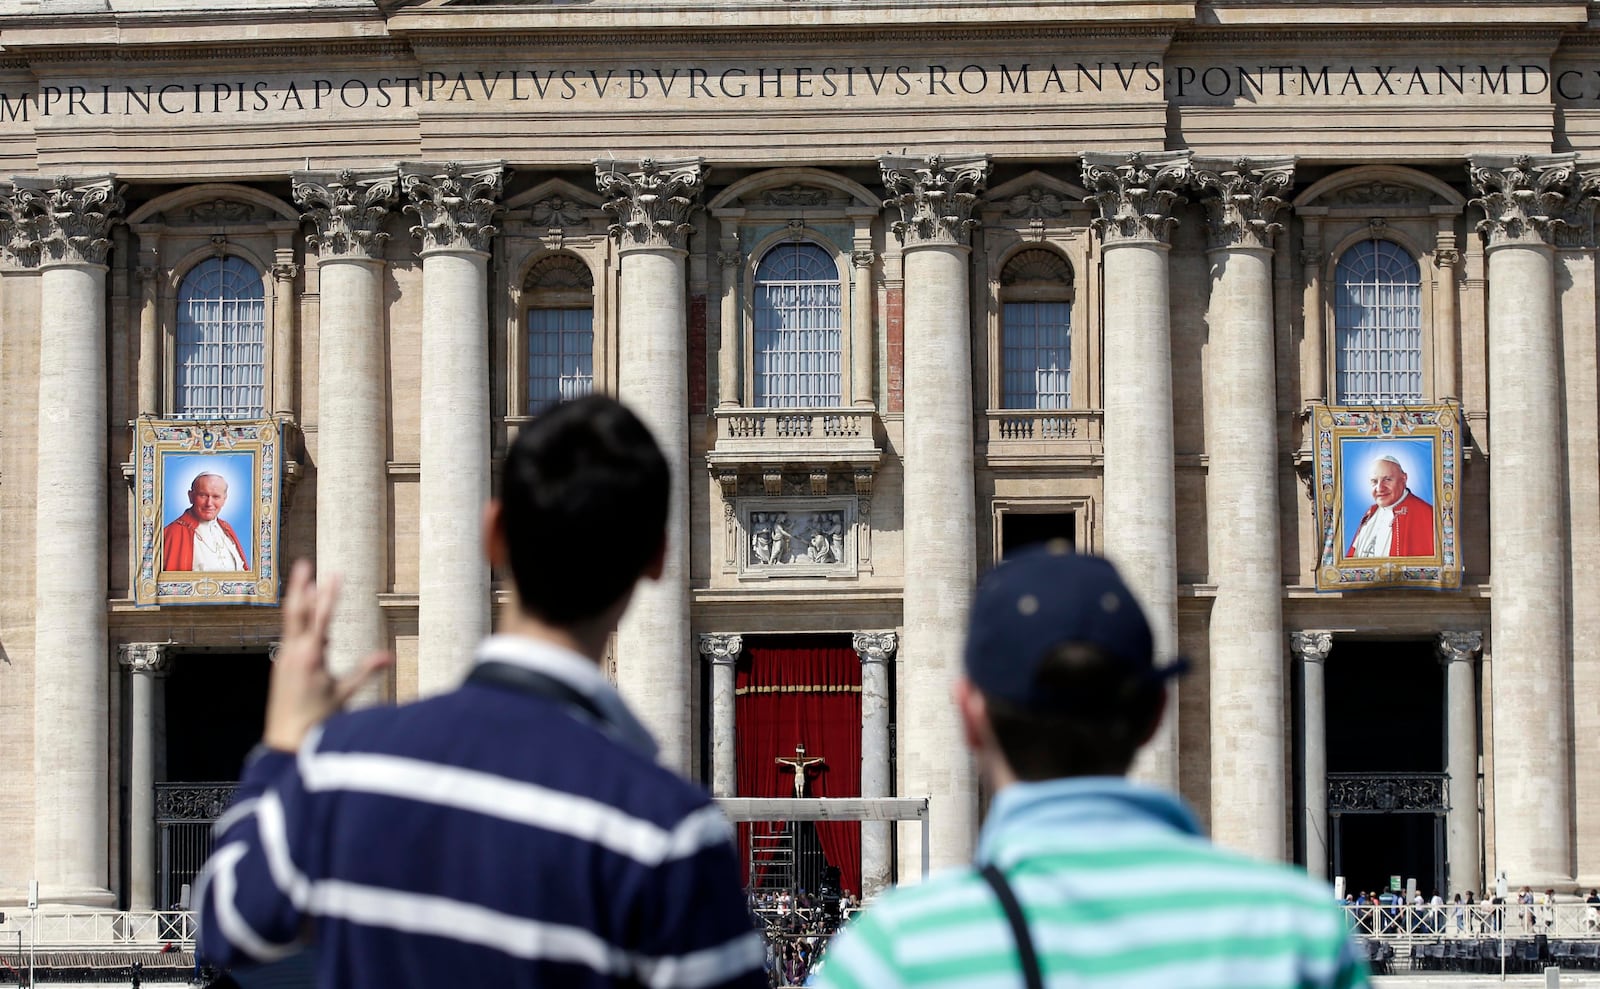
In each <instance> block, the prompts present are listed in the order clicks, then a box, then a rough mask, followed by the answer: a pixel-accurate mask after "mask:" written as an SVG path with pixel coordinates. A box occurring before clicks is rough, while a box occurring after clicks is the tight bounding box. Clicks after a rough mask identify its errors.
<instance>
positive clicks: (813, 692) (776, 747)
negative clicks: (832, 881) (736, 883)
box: [734, 635, 861, 892]
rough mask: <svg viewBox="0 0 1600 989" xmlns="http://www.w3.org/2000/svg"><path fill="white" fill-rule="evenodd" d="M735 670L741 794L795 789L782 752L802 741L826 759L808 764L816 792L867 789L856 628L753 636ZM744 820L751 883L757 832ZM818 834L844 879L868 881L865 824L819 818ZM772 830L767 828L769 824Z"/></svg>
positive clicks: (856, 886)
mask: <svg viewBox="0 0 1600 989" xmlns="http://www.w3.org/2000/svg"><path fill="white" fill-rule="evenodd" d="M745 643H746V645H745V649H744V654H743V655H742V656H741V657H740V658H739V664H738V666H737V667H736V670H735V677H734V697H735V701H734V718H735V721H734V723H735V724H736V725H737V726H738V728H737V732H738V740H739V741H738V776H739V779H738V787H739V796H741V797H792V796H794V773H793V772H792V771H791V770H790V769H789V768H788V767H785V766H782V765H780V764H779V763H778V762H777V760H778V759H779V758H780V757H793V756H794V754H795V746H796V745H804V746H805V748H806V755H807V756H820V757H821V758H822V759H823V762H822V763H821V764H819V765H816V766H812V767H810V768H809V769H808V770H807V772H806V788H805V795H806V796H808V797H859V796H860V795H861V659H860V657H859V656H857V655H856V653H855V650H854V649H852V648H851V647H850V639H849V636H842V635H841V636H834V635H816V636H772V637H765V638H757V637H753V636H747V637H746V638H745ZM765 826H767V825H765V824H764V823H758V824H755V825H740V827H739V858H740V862H741V864H740V868H741V869H742V870H744V872H745V875H744V880H745V882H746V884H748V883H749V882H750V881H751V879H752V877H751V876H750V875H749V874H748V872H749V866H750V833H751V828H752V827H757V828H760V827H765ZM816 827H817V837H818V838H819V839H820V841H821V843H822V854H823V855H824V856H825V857H826V858H827V860H828V864H829V865H832V866H835V867H837V868H838V869H839V874H840V885H841V886H842V887H843V888H845V889H849V890H855V891H857V892H859V891H860V889H861V825H860V824H859V823H858V822H855V821H818V822H817V824H816ZM762 833H767V832H762Z"/></svg>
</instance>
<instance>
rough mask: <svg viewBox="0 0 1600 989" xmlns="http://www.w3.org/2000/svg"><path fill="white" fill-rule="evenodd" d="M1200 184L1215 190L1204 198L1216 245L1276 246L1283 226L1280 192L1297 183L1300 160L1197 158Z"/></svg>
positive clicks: (1285, 205)
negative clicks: (1273, 242)
mask: <svg viewBox="0 0 1600 989" xmlns="http://www.w3.org/2000/svg"><path fill="white" fill-rule="evenodd" d="M1194 184H1195V185H1196V186H1197V187H1199V188H1200V189H1201V190H1202V191H1203V192H1208V193H1210V195H1208V196H1206V197H1205V199H1204V200H1203V201H1204V203H1205V206H1206V218H1207V220H1208V221H1209V224H1208V228H1209V231H1210V234H1211V246H1212V247H1214V248H1217V247H1238V248H1245V249H1255V250H1271V249H1272V238H1273V235H1275V234H1277V233H1278V232H1279V231H1280V230H1282V229H1283V224H1281V223H1279V222H1277V216H1278V213H1279V211H1281V210H1284V209H1287V208H1288V207H1289V204H1288V203H1287V202H1285V201H1284V200H1283V199H1282V198H1280V197H1279V195H1278V194H1279V193H1281V192H1286V191H1287V190H1288V188H1289V186H1291V185H1293V184H1294V159H1293V158H1290V157H1276V158H1231V159H1222V158H1213V159H1202V158H1196V159H1195V160H1194Z"/></svg>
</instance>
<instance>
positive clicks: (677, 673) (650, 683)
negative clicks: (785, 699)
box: [595, 158, 705, 774]
mask: <svg viewBox="0 0 1600 989" xmlns="http://www.w3.org/2000/svg"><path fill="white" fill-rule="evenodd" d="M704 182H705V165H704V164H703V163H702V162H701V160H700V159H698V158H692V159H679V160H662V161H656V160H652V159H649V158H646V159H643V160H642V161H638V162H624V161H611V160H607V161H601V162H596V163H595V184H596V185H597V186H598V187H599V189H600V193H601V194H602V195H603V196H605V197H606V204H605V208H606V209H607V210H608V211H609V212H612V213H615V214H616V216H617V222H616V223H614V224H612V225H611V236H612V237H613V238H615V239H616V242H617V249H618V251H619V252H620V254H621V260H620V265H621V286H620V288H619V295H620V299H619V304H620V305H619V313H618V322H619V326H618V329H617V335H618V368H617V385H618V390H619V391H620V393H621V395H620V397H621V399H622V400H623V401H624V402H627V403H628V405H629V407H631V408H632V409H633V411H634V412H635V413H637V414H638V415H639V418H641V419H643V420H644V422H645V425H647V426H649V427H650V431H651V433H653V434H654V435H655V438H656V442H657V443H659V444H660V445H661V450H662V452H663V453H664V454H666V458H667V464H668V465H669V466H670V467H671V470H672V502H671V510H670V512H669V514H668V517H667V553H666V566H665V568H664V569H663V572H662V574H661V579H660V580H658V581H645V582H644V583H643V584H641V585H640V587H639V589H638V591H637V593H635V594H634V598H633V606H632V607H631V608H629V609H628V614H627V616H626V617H624V618H623V620H622V626H621V627H620V628H619V629H618V630H617V673H618V677H617V680H618V686H619V687H620V689H621V691H622V695H623V697H624V698H625V699H626V700H627V702H628V704H629V706H630V707H632V708H633V710H634V711H635V712H637V713H638V715H639V717H640V719H641V720H642V721H643V722H644V723H645V725H646V726H648V727H649V729H650V730H651V732H652V733H653V734H654V735H655V738H656V741H657V742H658V743H660V745H661V762H662V764H663V765H665V766H668V767H670V768H672V769H675V770H677V771H679V772H681V773H684V774H688V773H689V772H690V771H691V764H692V760H693V750H694V744H693V740H692V739H691V738H690V732H689V724H690V722H689V703H690V697H691V694H690V683H691V682H692V675H691V674H692V672H693V667H692V666H691V665H690V663H691V660H690V654H689V649H690V643H689V522H688V518H689V515H688V508H689V372H688V367H689V335H688V307H687V299H686V295H687V290H686V286H685V284H684V259H685V258H686V257H687V256H688V245H689V234H690V232H691V231H692V229H693V227H692V226H691V224H690V222H689V221H690V218H691V217H692V216H693V214H694V212H695V211H696V210H698V209H699V206H698V205H697V204H696V202H695V199H696V197H698V196H699V194H700V191H701V188H702V186H703V185H704Z"/></svg>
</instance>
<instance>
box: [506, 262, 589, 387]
mask: <svg viewBox="0 0 1600 989" xmlns="http://www.w3.org/2000/svg"><path fill="white" fill-rule="evenodd" d="M523 289H524V292H525V293H526V296H525V298H526V301H527V303H528V412H529V414H532V413H536V412H538V411H540V410H541V409H544V408H546V407H548V406H550V405H554V404H555V403H556V402H559V401H562V400H564V399H569V398H578V397H580V396H583V395H587V394H589V393H590V392H591V391H593V390H594V275H593V274H592V273H590V271H589V266H588V265H586V264H584V263H583V262H582V261H581V260H579V259H578V258H575V257H573V256H572V255H570V254H552V255H550V256H549V257H547V258H544V259H543V260H541V261H540V262H539V263H538V264H535V265H534V266H533V269H532V270H531V271H529V272H528V277H527V280H526V281H525V282H524V283H523Z"/></svg>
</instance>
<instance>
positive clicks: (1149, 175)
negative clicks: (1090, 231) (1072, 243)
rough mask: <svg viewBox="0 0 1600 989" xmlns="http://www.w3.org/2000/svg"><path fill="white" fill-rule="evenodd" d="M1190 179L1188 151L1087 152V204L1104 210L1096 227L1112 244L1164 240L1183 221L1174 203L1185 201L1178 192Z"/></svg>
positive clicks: (1084, 162) (1084, 167) (1084, 173)
mask: <svg viewBox="0 0 1600 989" xmlns="http://www.w3.org/2000/svg"><path fill="white" fill-rule="evenodd" d="M1189 178H1190V167H1189V152H1187V151H1165V152H1157V153H1153V154H1146V153H1139V152H1135V153H1134V154H1130V155H1115V154H1097V153H1093V152H1090V153H1086V154H1085V155H1084V156H1083V184H1084V185H1086V186H1088V187H1089V189H1090V190H1091V193H1092V194H1091V195H1090V196H1089V197H1088V198H1087V199H1086V202H1089V203H1092V204H1094V206H1095V208H1096V209H1097V210H1099V214H1100V215H1099V216H1097V217H1095V218H1094V220H1093V222H1092V224H1091V225H1092V226H1093V227H1094V229H1095V230H1096V231H1098V232H1099V234H1100V236H1101V237H1102V238H1103V239H1104V240H1105V242H1106V243H1108V244H1117V243H1127V242H1133V243H1160V244H1165V243H1167V242H1168V238H1169V237H1170V236H1171V234H1172V228H1173V227H1174V226H1176V225H1177V223H1178V221H1177V219H1175V218H1174V217H1173V215H1172V210H1173V207H1175V206H1178V205H1180V204H1181V203H1183V202H1184V201H1185V200H1184V198H1183V196H1182V195H1180V194H1179V190H1180V189H1182V188H1183V187H1184V186H1185V185H1187V184H1188V182H1189Z"/></svg>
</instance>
